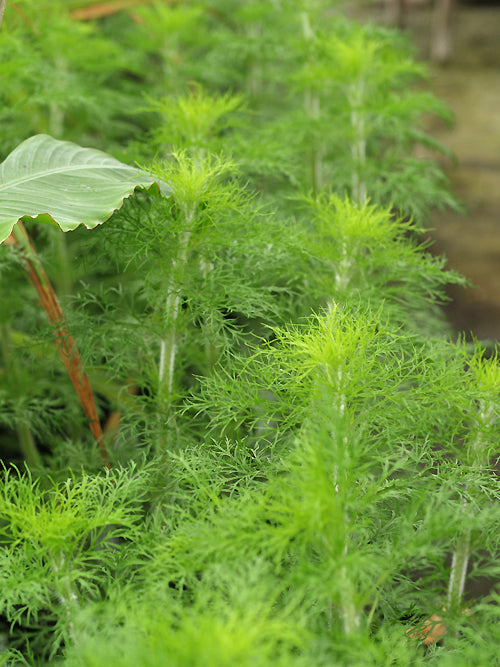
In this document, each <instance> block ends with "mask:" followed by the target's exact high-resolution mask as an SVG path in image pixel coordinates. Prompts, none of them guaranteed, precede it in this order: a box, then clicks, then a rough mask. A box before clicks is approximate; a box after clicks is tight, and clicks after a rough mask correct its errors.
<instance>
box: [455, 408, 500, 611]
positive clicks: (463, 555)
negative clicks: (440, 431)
mask: <svg viewBox="0 0 500 667" xmlns="http://www.w3.org/2000/svg"><path fill="white" fill-rule="evenodd" d="M494 414H495V413H494V410H493V406H492V405H489V406H488V405H487V404H485V402H484V401H481V402H480V407H479V413H478V417H477V422H476V423H477V425H478V431H479V432H478V433H477V435H476V437H475V438H474V439H473V441H472V446H471V450H470V451H471V453H472V456H473V461H472V464H473V466H474V467H475V468H477V469H479V470H480V469H481V468H483V466H484V464H485V461H484V458H485V454H484V449H483V446H484V432H481V427H483V428H485V427H487V426H489V425H490V424H491V422H492V419H493V418H494ZM467 504H468V503H467V502H466V501H464V505H465V506H467ZM470 538H471V530H470V528H468V529H467V530H465V531H464V532H463V533H462V534H461V535H459V537H458V540H457V544H456V545H455V549H454V550H453V557H452V562H451V571H450V579H449V582H448V609H449V610H450V612H452V613H454V612H457V611H459V609H460V605H461V603H462V597H463V593H464V588H465V577H466V575H467V566H468V564H469V555H470Z"/></svg>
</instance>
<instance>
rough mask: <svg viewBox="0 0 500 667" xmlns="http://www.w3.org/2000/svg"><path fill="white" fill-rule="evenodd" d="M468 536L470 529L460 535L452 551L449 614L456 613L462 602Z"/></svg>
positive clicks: (467, 562)
mask: <svg viewBox="0 0 500 667" xmlns="http://www.w3.org/2000/svg"><path fill="white" fill-rule="evenodd" d="M470 536H471V531H470V529H468V530H466V531H465V532H464V533H463V534H462V535H460V536H459V538H458V541H457V544H456V545H455V549H454V551H453V560H452V563H451V572H450V579H449V582H448V609H449V611H450V612H451V613H454V612H457V611H458V610H459V609H460V605H461V602H462V596H463V593H464V588H465V576H466V574H467V565H468V564H469V554H470Z"/></svg>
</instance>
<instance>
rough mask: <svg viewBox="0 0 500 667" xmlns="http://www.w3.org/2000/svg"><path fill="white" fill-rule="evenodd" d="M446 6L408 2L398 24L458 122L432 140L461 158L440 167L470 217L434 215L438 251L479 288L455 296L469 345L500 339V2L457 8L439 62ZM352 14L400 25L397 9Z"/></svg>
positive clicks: (480, 0)
mask: <svg viewBox="0 0 500 667" xmlns="http://www.w3.org/2000/svg"><path fill="white" fill-rule="evenodd" d="M452 1H453V0H452ZM445 2H446V0H444V1H443V0H405V3H406V6H405V7H404V8H403V11H402V13H401V15H400V17H399V18H400V23H402V24H403V25H402V26H401V29H402V30H405V31H407V32H408V33H410V35H411V36H412V37H413V38H414V39H415V40H416V43H417V46H418V48H419V53H420V55H421V57H422V58H423V59H425V60H428V61H429V62H430V69H431V74H432V88H433V91H434V93H435V94H436V95H437V96H438V97H440V98H441V99H443V100H444V101H445V102H446V103H447V104H448V105H449V106H450V108H451V109H452V111H453V113H454V115H455V124H454V126H453V127H451V128H450V127H448V126H447V125H446V124H444V123H440V122H436V121H434V124H433V126H432V133H433V134H434V136H436V138H438V139H439V140H440V141H442V142H443V143H444V144H445V145H446V146H447V147H449V148H450V149H451V150H452V151H453V153H454V154H455V158H456V161H455V162H454V163H452V162H450V161H448V160H442V167H443V169H444V170H445V172H446V173H447V175H448V177H449V178H450V179H451V182H452V190H453V192H454V193H455V194H457V195H458V196H459V197H460V198H461V199H462V201H463V203H464V205H465V209H466V210H465V213H464V214H463V215H460V214H458V213H455V212H453V211H450V210H448V211H445V212H444V213H443V212H439V213H437V214H436V215H435V216H434V220H433V226H434V229H433V231H432V232H431V237H432V239H433V241H434V246H433V252H435V253H437V254H445V255H446V256H447V257H448V265H449V267H450V268H453V269H456V270H457V271H460V272H461V273H463V274H464V275H466V276H467V277H468V278H469V279H470V280H471V281H472V282H473V283H474V285H475V287H474V288H469V289H462V288H456V289H453V290H452V292H451V293H450V296H452V298H453V301H452V302H451V303H450V305H449V307H448V315H449V318H450V320H451V322H452V324H453V326H454V327H455V328H456V329H457V330H458V331H463V332H464V333H465V334H466V335H467V337H468V338H471V335H473V336H474V337H476V338H478V339H483V340H484V339H500V2H498V0H496V2H494V1H492V0H489V1H488V0H461V1H460V2H455V6H453V7H452V9H451V16H450V20H449V45H448V46H449V51H448V53H447V54H445V55H444V57H442V58H441V60H439V59H436V57H435V56H434V60H433V59H432V56H433V52H435V51H436V50H437V51H438V52H439V51H440V50H441V51H442V50H443V49H442V48H441V49H440V47H442V46H443V45H442V43H441V44H439V43H437V44H436V41H438V42H439V41H440V40H439V37H438V39H437V40H436V34H435V33H436V30H437V31H438V33H439V28H440V26H439V25H438V26H436V21H437V22H438V23H439V18H441V19H443V17H442V16H441V17H439V16H438V14H439V9H441V10H443V9H445V7H443V5H444V4H445ZM439 4H441V7H439ZM391 9H392V10H393V16H392V17H391V16H390V14H391ZM353 11H354V13H357V12H361V15H362V16H366V17H367V18H369V17H370V16H372V17H375V18H376V19H377V21H380V22H381V23H384V22H385V23H387V22H389V21H390V20H391V19H392V20H396V21H397V19H398V16H397V12H394V6H392V7H391V6H389V7H388V5H387V4H385V5H384V4H383V3H380V4H375V6H374V5H373V4H372V5H371V6H368V5H366V6H365V7H364V8H363V7H360V6H359V5H358V7H357V8H355V9H354V10H353ZM394 14H396V15H394ZM441 27H442V26H441ZM441 37H442V36H441ZM441 42H442V39H441ZM445 50H446V49H445Z"/></svg>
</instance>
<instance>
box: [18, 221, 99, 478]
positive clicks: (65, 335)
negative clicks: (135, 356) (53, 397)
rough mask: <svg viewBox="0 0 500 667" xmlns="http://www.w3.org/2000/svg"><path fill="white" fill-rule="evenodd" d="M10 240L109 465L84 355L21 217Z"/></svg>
mask: <svg viewBox="0 0 500 667" xmlns="http://www.w3.org/2000/svg"><path fill="white" fill-rule="evenodd" d="M6 243H7V244H8V245H11V246H16V247H18V248H19V250H20V251H21V253H22V258H23V262H24V266H25V268H26V271H27V272H28V274H29V277H30V280H31V282H32V283H33V285H34V286H35V288H36V290H37V292H38V294H39V296H40V300H41V302H42V305H43V307H44V310H45V312H46V313H47V316H48V318H49V322H50V324H51V325H52V326H53V328H54V336H55V339H56V344H57V349H58V352H59V355H60V357H61V359H62V362H63V364H64V366H65V367H66V370H67V372H68V375H69V377H70V379H71V382H72V383H73V387H74V388H75V391H76V393H77V395H78V398H79V399H80V403H81V405H82V408H83V411H84V413H85V415H86V417H87V418H88V420H89V427H90V430H91V431H92V434H93V436H94V438H95V439H96V442H97V446H98V448H99V451H100V453H101V456H102V459H103V461H104V464H105V465H106V467H107V468H109V467H110V465H109V461H108V457H107V454H106V449H105V446H104V440H103V433H102V429H101V424H100V422H99V417H98V415H97V407H96V404H95V400H94V394H93V392H92V387H91V385H90V380H89V378H88V376H87V374H86V373H85V372H84V371H83V362H82V358H81V356H80V353H79V351H78V348H77V346H76V343H75V341H74V338H73V336H72V335H71V334H70V333H69V331H68V326H67V324H66V319H65V317H64V313H63V311H62V308H61V306H60V304H59V301H58V299H57V296H56V293H55V292H54V288H53V287H52V285H51V283H50V281H49V279H48V276H47V274H46V273H45V269H44V268H43V266H42V263H41V261H40V258H39V257H38V255H37V253H36V250H35V248H34V246H33V244H32V242H31V240H30V237H29V235H28V232H27V231H26V229H25V227H24V225H23V224H22V222H21V221H19V222H18V223H17V224H16V225H15V227H14V229H13V231H12V234H11V235H10V236H9V237H8V239H7V240H6Z"/></svg>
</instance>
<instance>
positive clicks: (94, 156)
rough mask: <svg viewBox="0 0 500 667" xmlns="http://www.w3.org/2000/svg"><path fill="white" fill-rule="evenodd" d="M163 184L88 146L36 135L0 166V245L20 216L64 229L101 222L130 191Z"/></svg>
mask: <svg viewBox="0 0 500 667" xmlns="http://www.w3.org/2000/svg"><path fill="white" fill-rule="evenodd" d="M154 183H157V184H158V187H159V188H160V189H161V190H162V191H163V192H166V190H167V186H166V184H164V183H159V182H158V180H157V179H155V178H153V177H152V176H150V175H148V174H146V173H145V172H142V171H140V170H139V169H136V168H135V167H130V166H129V165H126V164H123V163H122V162H119V161H118V160H116V159H115V158H113V157H111V156H110V155H107V154H106V153H103V152H102V151H98V150H95V149H91V148H82V147H81V146H77V145H76V144H73V143H71V142H69V141H59V140H57V139H53V138H52V137H49V136H48V135H46V134H38V135H36V136H34V137H31V138H30V139H27V140H26V141H23V143H22V144H20V145H19V146H18V147H17V148H16V149H15V150H13V151H12V153H11V154H10V155H8V156H7V158H6V159H5V160H4V162H2V164H0V243H2V242H3V241H5V239H6V238H7V237H8V236H9V234H10V233H11V231H12V228H13V227H14V225H15V224H16V222H17V221H18V220H19V219H20V218H22V217H24V216H28V217H31V218H37V217H38V216H40V218H39V220H40V221H41V222H49V223H51V224H57V225H59V227H60V228H61V229H62V230H63V231H64V232H67V231H70V230H72V229H75V228H76V227H78V225H85V227H87V228H88V229H91V228H92V227H95V226H96V225H99V224H101V223H102V222H104V221H105V220H107V219H108V218H109V216H110V215H111V214H112V213H113V211H114V210H115V209H117V208H119V207H120V206H121V204H122V202H123V200H124V199H125V198H126V197H128V196H129V195H131V194H132V193H133V191H134V189H135V188H136V187H150V186H151V185H153V184H154Z"/></svg>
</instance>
